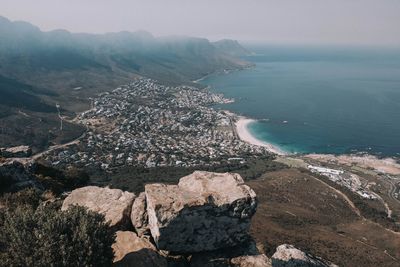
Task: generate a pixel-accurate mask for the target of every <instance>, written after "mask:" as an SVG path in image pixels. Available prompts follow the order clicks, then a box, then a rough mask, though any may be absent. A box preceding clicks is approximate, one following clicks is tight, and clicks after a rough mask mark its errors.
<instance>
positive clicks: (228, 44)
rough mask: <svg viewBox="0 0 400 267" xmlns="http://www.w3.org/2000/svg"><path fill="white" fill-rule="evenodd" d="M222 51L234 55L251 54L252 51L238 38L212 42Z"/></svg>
mask: <svg viewBox="0 0 400 267" xmlns="http://www.w3.org/2000/svg"><path fill="white" fill-rule="evenodd" d="M212 44H213V46H214V47H216V48H217V49H218V51H220V52H221V53H226V54H228V55H230V56H233V57H243V56H250V55H252V53H251V52H250V51H249V50H247V49H246V48H244V47H243V46H241V45H240V44H239V42H238V41H236V40H229V39H223V40H220V41H217V42H213V43H212Z"/></svg>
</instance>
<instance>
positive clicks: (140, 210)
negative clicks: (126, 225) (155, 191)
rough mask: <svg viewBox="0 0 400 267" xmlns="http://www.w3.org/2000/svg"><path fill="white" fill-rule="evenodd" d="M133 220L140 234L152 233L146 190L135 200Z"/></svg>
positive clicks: (132, 213)
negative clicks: (149, 223)
mask: <svg viewBox="0 0 400 267" xmlns="http://www.w3.org/2000/svg"><path fill="white" fill-rule="evenodd" d="M131 221H132V225H133V227H134V228H135V230H136V233H137V234H138V236H143V235H146V234H147V235H150V229H149V225H148V217H147V204H146V194H145V193H144V192H142V193H140V194H139V196H138V197H137V198H136V199H135V201H134V202H133V205H132V212H131Z"/></svg>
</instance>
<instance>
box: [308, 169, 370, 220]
mask: <svg viewBox="0 0 400 267" xmlns="http://www.w3.org/2000/svg"><path fill="white" fill-rule="evenodd" d="M311 177H312V178H314V179H315V180H317V181H319V182H320V183H322V184H324V185H325V186H327V187H329V188H330V189H332V190H333V191H335V192H336V193H337V194H339V195H340V196H341V197H342V198H343V199H344V200H345V201H346V202H347V204H349V206H350V208H351V210H352V211H353V212H354V213H356V214H357V215H358V216H359V217H361V218H363V219H365V218H364V217H363V216H362V215H361V212H360V210H359V209H358V208H357V207H356V205H354V203H353V201H351V200H350V199H349V198H348V197H347V196H346V195H345V194H344V193H342V192H341V191H340V190H338V189H336V188H334V187H332V186H330V185H329V184H327V183H325V182H324V181H321V180H320V179H318V178H316V177H314V176H311Z"/></svg>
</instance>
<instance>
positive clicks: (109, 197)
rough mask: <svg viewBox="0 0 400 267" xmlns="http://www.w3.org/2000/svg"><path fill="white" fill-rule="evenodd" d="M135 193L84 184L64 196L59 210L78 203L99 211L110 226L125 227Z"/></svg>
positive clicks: (128, 219) (127, 223)
mask: <svg viewBox="0 0 400 267" xmlns="http://www.w3.org/2000/svg"><path fill="white" fill-rule="evenodd" d="M134 198H135V195H134V194H133V193H130V192H124V191H122V190H119V189H110V188H102V187H97V186H86V187H81V188H78V189H75V190H73V191H72V192H71V193H70V194H69V195H68V197H66V198H65V200H64V202H63V205H62V207H61V210H66V209H68V207H69V206H71V205H78V206H83V207H86V208H88V209H89V210H92V211H95V212H98V213H101V214H103V215H104V216H105V220H106V221H110V226H111V227H114V228H116V229H125V228H126V227H127V226H129V225H130V218H129V217H130V214H131V209H132V204H133V200H134Z"/></svg>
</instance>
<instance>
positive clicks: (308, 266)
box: [271, 244, 337, 267]
mask: <svg viewBox="0 0 400 267" xmlns="http://www.w3.org/2000/svg"><path fill="white" fill-rule="evenodd" d="M271 260H272V266H274V267H334V266H337V265H335V264H332V263H330V262H327V261H325V260H322V259H320V258H317V257H314V256H312V255H310V254H307V253H305V252H303V251H301V250H299V249H297V248H295V247H294V246H292V245H287V244H283V245H280V246H279V247H277V248H276V252H275V254H274V255H272V258H271Z"/></svg>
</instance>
